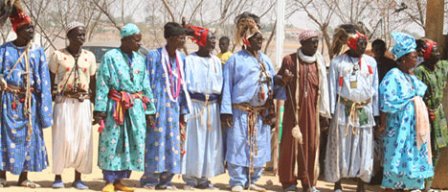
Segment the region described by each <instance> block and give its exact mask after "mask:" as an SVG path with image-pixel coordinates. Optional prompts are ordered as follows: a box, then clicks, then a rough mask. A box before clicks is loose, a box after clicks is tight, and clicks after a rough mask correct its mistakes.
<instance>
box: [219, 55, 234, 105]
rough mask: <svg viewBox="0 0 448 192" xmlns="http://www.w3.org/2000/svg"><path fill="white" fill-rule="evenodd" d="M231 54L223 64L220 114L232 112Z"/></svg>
mask: <svg viewBox="0 0 448 192" xmlns="http://www.w3.org/2000/svg"><path fill="white" fill-rule="evenodd" d="M236 56H237V55H233V56H232V57H230V59H229V60H227V63H226V64H225V65H224V72H223V74H224V86H223V89H222V100H221V114H232V90H233V72H234V67H235V60H236V59H235V57H236Z"/></svg>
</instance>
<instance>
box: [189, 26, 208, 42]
mask: <svg viewBox="0 0 448 192" xmlns="http://www.w3.org/2000/svg"><path fill="white" fill-rule="evenodd" d="M187 28H189V29H191V30H193V32H194V33H193V35H192V37H191V40H193V42H194V43H196V44H198V45H199V46H201V47H205V45H206V44H207V36H208V29H207V28H203V27H198V26H193V25H188V26H187Z"/></svg>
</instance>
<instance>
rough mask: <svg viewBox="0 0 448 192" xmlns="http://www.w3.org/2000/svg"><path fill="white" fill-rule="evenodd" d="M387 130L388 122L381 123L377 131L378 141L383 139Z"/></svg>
mask: <svg viewBox="0 0 448 192" xmlns="http://www.w3.org/2000/svg"><path fill="white" fill-rule="evenodd" d="M385 130H386V122H380V124H379V125H378V126H377V127H376V129H375V138H377V139H379V138H381V135H383V133H384V131H385Z"/></svg>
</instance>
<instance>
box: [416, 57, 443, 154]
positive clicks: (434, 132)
mask: <svg viewBox="0 0 448 192" xmlns="http://www.w3.org/2000/svg"><path fill="white" fill-rule="evenodd" d="M415 75H416V76H417V77H418V78H419V79H420V80H421V81H423V83H425V84H426V85H427V86H428V89H427V90H426V93H425V96H424V97H423V99H424V101H425V103H426V106H427V107H428V109H429V110H432V111H433V112H434V115H435V119H434V121H431V141H432V144H431V146H432V148H433V155H434V157H435V158H436V157H437V156H438V153H439V152H440V150H441V148H443V147H447V146H448V127H447V122H446V116H445V112H444V110H443V105H442V102H443V96H444V93H443V92H444V89H445V86H446V81H447V80H448V61H445V60H441V61H439V62H438V63H437V64H436V66H435V70H434V71H432V70H430V69H428V67H426V66H425V65H419V66H418V67H417V68H416V69H415ZM434 160H436V159H434Z"/></svg>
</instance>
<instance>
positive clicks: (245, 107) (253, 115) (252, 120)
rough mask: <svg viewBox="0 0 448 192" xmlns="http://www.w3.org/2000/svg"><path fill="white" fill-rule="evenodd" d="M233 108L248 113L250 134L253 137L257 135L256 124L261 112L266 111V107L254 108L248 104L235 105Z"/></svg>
mask: <svg viewBox="0 0 448 192" xmlns="http://www.w3.org/2000/svg"><path fill="white" fill-rule="evenodd" d="M232 107H233V108H235V109H239V110H241V111H245V112H247V113H248V114H247V116H248V121H249V123H248V126H249V127H248V128H249V134H251V135H253V134H254V133H255V124H256V122H257V117H258V116H259V115H261V114H260V113H261V112H264V111H265V109H266V107H265V106H259V107H254V106H251V105H250V104H248V103H238V104H233V105H232Z"/></svg>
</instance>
